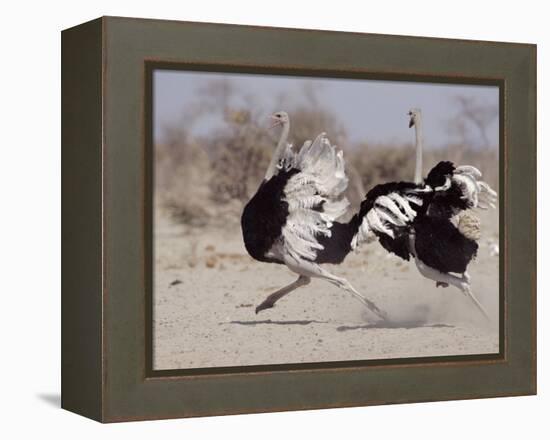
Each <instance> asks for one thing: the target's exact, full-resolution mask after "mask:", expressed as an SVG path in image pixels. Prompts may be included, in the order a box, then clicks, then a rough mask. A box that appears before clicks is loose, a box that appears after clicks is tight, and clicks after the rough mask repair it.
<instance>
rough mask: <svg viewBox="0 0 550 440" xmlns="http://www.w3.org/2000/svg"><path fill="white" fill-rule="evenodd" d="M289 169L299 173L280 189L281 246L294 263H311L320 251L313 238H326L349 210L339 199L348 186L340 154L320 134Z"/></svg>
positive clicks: (293, 160) (343, 201) (346, 204)
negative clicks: (284, 212) (283, 212)
mask: <svg viewBox="0 0 550 440" xmlns="http://www.w3.org/2000/svg"><path fill="white" fill-rule="evenodd" d="M292 167H293V168H295V169H297V170H299V172H298V173H296V174H294V175H293V176H292V177H291V178H290V179H289V180H288V182H287V184H286V186H285V188H284V200H285V201H286V202H287V203H288V217H287V221H286V224H285V226H284V227H283V230H282V235H283V246H284V247H285V251H286V252H288V253H289V254H290V255H291V256H292V257H294V258H295V259H307V260H311V261H314V260H315V257H316V255H317V251H319V250H320V249H323V246H322V245H321V244H319V242H318V240H317V238H316V237H318V236H320V235H324V236H330V234H331V231H330V228H331V226H332V223H333V222H334V221H335V220H336V219H337V218H338V217H340V216H341V215H342V214H344V213H345V212H346V210H347V208H348V206H349V202H348V200H347V199H346V198H345V197H344V196H343V192H344V191H345V189H346V187H347V185H348V178H347V176H346V173H345V164H344V158H343V153H342V151H341V150H340V151H339V150H337V149H336V147H335V146H334V145H331V144H330V142H329V140H328V139H327V137H326V135H325V133H322V134H320V135H319V136H318V137H317V139H315V141H314V142H311V141H307V142H306V143H304V145H303V146H302V148H301V149H300V151H299V152H298V153H296V154H295V155H294V157H293V158H292Z"/></svg>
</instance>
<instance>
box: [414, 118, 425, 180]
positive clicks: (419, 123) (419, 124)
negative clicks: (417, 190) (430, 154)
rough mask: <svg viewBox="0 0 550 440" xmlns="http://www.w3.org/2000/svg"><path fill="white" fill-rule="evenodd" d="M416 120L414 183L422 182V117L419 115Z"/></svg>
mask: <svg viewBox="0 0 550 440" xmlns="http://www.w3.org/2000/svg"><path fill="white" fill-rule="evenodd" d="M415 119H416V120H415V121H414V131H415V134H416V168H415V170H414V183H416V184H420V183H422V148H423V145H422V143H423V139H422V138H423V135H422V117H421V116H420V115H417V117H416V118H415Z"/></svg>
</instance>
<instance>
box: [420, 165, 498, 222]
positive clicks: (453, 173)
mask: <svg viewBox="0 0 550 440" xmlns="http://www.w3.org/2000/svg"><path fill="white" fill-rule="evenodd" d="M481 178H482V174H481V172H480V171H479V170H478V169H477V168H475V167H473V166H470V165H464V166H459V167H456V168H455V166H454V165H453V164H452V163H451V162H439V163H438V164H437V165H436V166H435V167H433V168H432V169H431V170H430V172H429V173H428V177H427V178H426V180H425V183H426V186H427V188H430V189H431V190H432V191H433V195H432V197H430V201H429V206H428V207H427V214H428V215H429V216H431V217H441V218H451V217H453V216H455V215H457V214H459V213H460V212H461V211H466V210H469V209H475V208H479V209H488V208H489V207H491V208H495V203H496V201H497V193H496V192H495V191H494V190H493V189H492V188H491V187H490V186H489V185H488V184H487V183H486V182H484V181H483V180H481Z"/></svg>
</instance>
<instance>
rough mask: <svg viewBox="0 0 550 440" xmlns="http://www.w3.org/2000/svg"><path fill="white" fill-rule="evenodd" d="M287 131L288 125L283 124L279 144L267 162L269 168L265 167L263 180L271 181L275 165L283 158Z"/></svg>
mask: <svg viewBox="0 0 550 440" xmlns="http://www.w3.org/2000/svg"><path fill="white" fill-rule="evenodd" d="M289 131H290V123H288V122H285V123H284V124H283V129H282V131H281V137H280V138H279V143H278V144H277V148H275V152H274V153H273V156H272V157H271V162H269V166H268V167H267V171H266V173H265V180H269V179H271V178H272V177H273V176H274V175H275V174H276V172H277V164H278V163H279V161H280V160H281V158H282V157H283V156H284V154H285V152H286V141H287V139H288V133H289Z"/></svg>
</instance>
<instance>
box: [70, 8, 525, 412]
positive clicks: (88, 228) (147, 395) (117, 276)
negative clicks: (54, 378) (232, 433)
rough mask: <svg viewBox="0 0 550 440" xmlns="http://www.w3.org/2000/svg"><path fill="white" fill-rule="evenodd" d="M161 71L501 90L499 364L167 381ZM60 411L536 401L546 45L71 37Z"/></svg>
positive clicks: (429, 363)
mask: <svg viewBox="0 0 550 440" xmlns="http://www.w3.org/2000/svg"><path fill="white" fill-rule="evenodd" d="M155 67H165V68H166V67H168V68H181V69H194V70H197V69H198V70H216V71H233V72H234V71H237V72H256V73H259V72H262V73H279V74H295V75H308V76H331V77H346V78H350V77H351V78H383V79H396V80H413V81H431V82H434V81H436V82H437V81H439V82H460V83H482V84H495V85H498V86H499V87H500V92H501V95H500V96H501V99H500V103H501V106H500V107H501V115H500V119H501V182H500V196H501V201H502V203H501V216H500V218H501V248H502V249H503V252H502V255H501V260H500V261H501V265H500V266H501V289H500V291H501V318H503V319H501V353H500V354H499V355H490V356H481V355H480V356H461V357H458V356H456V357H452V356H451V357H446V358H420V359H407V360H387V361H382V362H380V361H378V362H368V361H358V362H352V363H337V362H336V363H334V362H333V363H324V364H307V365H282V366H277V367H274V366H268V367H262V368H255V367H252V368H248V367H242V368H238V367H235V368H233V367H232V368H228V369H222V370H219V369H217V370H210V369H205V370H203V371H195V370H194V371H188V370H181V371H168V372H162V373H161V374H158V372H154V371H152V370H151V367H150V365H151V363H150V356H149V355H150V339H151V338H150V336H151V335H150V321H149V316H150V298H151V269H152V268H151V264H150V263H151V234H150V232H151V231H150V224H151V222H150V216H151V203H150V202H151V185H150V177H151V167H152V165H151V164H152V161H151V155H150V153H151V152H150V148H149V147H150V133H151V126H150V124H151V118H150V117H149V116H150V114H149V113H150V108H149V104H150V99H148V98H149V97H150V96H149V95H150V73H151V69H153V68H155ZM62 222H63V227H62V268H63V273H62V407H63V408H66V409H68V410H70V411H74V412H76V413H79V414H82V415H84V416H87V417H90V418H93V419H95V420H99V421H102V422H115V421H126V420H141V419H159V418H172V417H192V416H203V415H219V414H237V413H252V412H266V411H283V410H299V409H310V408H328V407H344V406H361V405H373V404H382V403H400V402H419V401H428V400H450V399H469V398H481V397H494V396H511V395H525V394H534V393H536V46H534V45H526V44H511V43H493V42H478V41H462V40H447V39H431V38H418V37H399V36H388V35H371V34H354V33H341V32H327V31H308V30H298V29H278V28H258V27H250V26H234V25H219V24H201V23H188V22H173V21H158V20H140V19H128V18H114V17H104V18H100V19H97V20H94V21H92V22H88V23H86V24H83V25H80V26H77V27H75V28H71V29H68V30H65V31H63V33H62Z"/></svg>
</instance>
